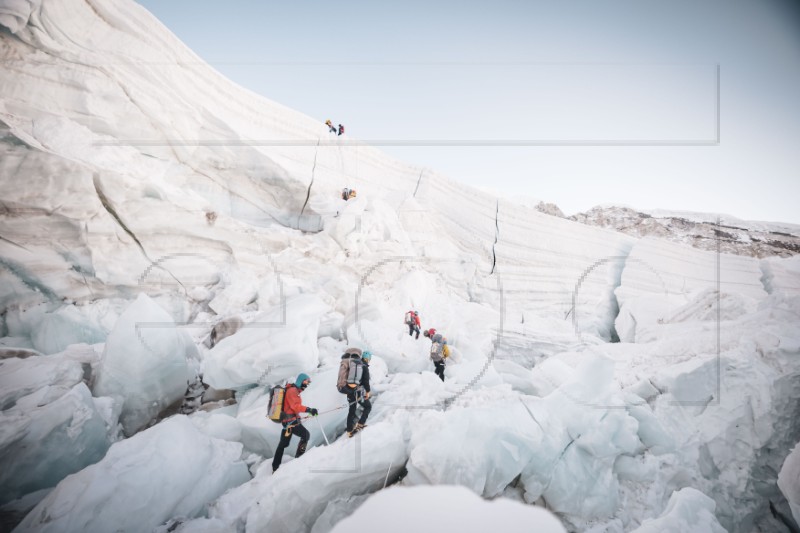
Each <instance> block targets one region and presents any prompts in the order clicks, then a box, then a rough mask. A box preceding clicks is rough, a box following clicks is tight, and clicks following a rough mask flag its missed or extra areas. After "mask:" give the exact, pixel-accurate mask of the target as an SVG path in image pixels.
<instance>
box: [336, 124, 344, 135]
mask: <svg viewBox="0 0 800 533" xmlns="http://www.w3.org/2000/svg"><path fill="white" fill-rule="evenodd" d="M343 133H344V126H342V125H341V124H339V133H338V134H337V135H342V134H343Z"/></svg>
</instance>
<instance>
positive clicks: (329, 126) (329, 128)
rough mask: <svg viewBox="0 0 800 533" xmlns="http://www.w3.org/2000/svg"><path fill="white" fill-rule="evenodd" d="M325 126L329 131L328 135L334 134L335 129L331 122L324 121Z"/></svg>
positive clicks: (329, 120)
mask: <svg viewBox="0 0 800 533" xmlns="http://www.w3.org/2000/svg"><path fill="white" fill-rule="evenodd" d="M325 125H326V126H328V130H329V131H330V133H336V128H335V127H334V126H333V122H331V119H328V120H326V121H325Z"/></svg>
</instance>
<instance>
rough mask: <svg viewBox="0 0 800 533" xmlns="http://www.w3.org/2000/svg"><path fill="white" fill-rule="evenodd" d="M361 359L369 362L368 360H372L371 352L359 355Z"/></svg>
mask: <svg viewBox="0 0 800 533" xmlns="http://www.w3.org/2000/svg"><path fill="white" fill-rule="evenodd" d="M361 359H363V360H364V361H369V360H370V359H372V352H364V353H362V354H361Z"/></svg>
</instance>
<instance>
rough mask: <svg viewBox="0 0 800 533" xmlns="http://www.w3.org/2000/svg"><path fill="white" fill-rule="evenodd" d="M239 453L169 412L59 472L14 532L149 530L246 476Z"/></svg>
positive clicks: (199, 507)
mask: <svg viewBox="0 0 800 533" xmlns="http://www.w3.org/2000/svg"><path fill="white" fill-rule="evenodd" d="M240 454H241V446H240V445H238V444H235V443H230V442H225V441H221V440H219V439H214V438H209V437H206V436H204V435H203V434H202V433H200V432H199V431H198V430H197V429H196V428H195V427H194V425H193V424H192V423H191V422H190V421H189V420H188V419H187V418H186V417H185V416H181V415H176V416H173V417H171V418H169V419H167V420H165V421H163V422H162V423H160V424H158V425H156V426H154V427H152V428H149V429H147V430H145V431H142V432H140V433H138V434H136V435H135V436H133V437H131V438H129V439H125V440H123V441H120V442H117V443H115V444H114V445H112V446H111V448H109V450H108V453H107V454H106V455H105V457H104V458H103V459H102V460H101V461H100V462H99V463H97V464H94V465H92V466H89V467H87V468H85V469H83V470H81V471H80V472H78V473H76V474H72V475H70V476H68V477H66V478H65V479H64V480H63V481H61V482H60V483H59V484H58V485H57V486H56V488H55V489H54V490H53V491H52V492H51V493H50V494H48V495H47V496H46V497H45V498H44V500H42V501H41V502H40V503H39V504H38V505H37V506H36V507H35V508H34V509H33V510H32V511H31V512H30V513H29V514H28V515H27V516H26V517H25V519H24V520H23V521H22V522H21V523H20V525H19V526H18V527H17V529H16V530H15V531H19V532H20V533H22V532H26V531H38V532H42V533H45V532H62V531H86V532H98V533H101V532H103V533H105V532H108V531H119V530H122V531H152V530H153V529H154V528H155V527H157V526H159V525H160V524H162V523H164V522H166V521H167V520H168V519H170V518H171V517H186V518H194V517H197V516H200V515H202V514H203V513H204V512H205V506H206V504H208V503H209V502H211V501H213V500H214V499H215V498H217V497H218V496H219V495H221V494H222V493H223V492H225V491H226V490H228V489H229V488H231V487H235V486H237V485H240V484H241V483H244V482H245V481H247V480H248V479H249V477H250V476H249V474H248V471H247V466H246V465H245V464H244V463H243V462H241V461H240V460H239V457H240Z"/></svg>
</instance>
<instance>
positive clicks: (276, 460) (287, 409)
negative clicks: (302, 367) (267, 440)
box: [272, 374, 319, 472]
mask: <svg viewBox="0 0 800 533" xmlns="http://www.w3.org/2000/svg"><path fill="white" fill-rule="evenodd" d="M310 383H311V378H310V377H308V374H300V375H298V376H297V379H296V380H295V382H294V384H289V385H287V386H286V393H285V396H284V398H283V412H284V413H285V417H284V419H283V421H282V424H283V432H282V433H281V440H280V442H279V443H278V449H277V450H275V457H273V459H272V471H273V472H275V471H276V470H277V469H278V467H279V466H281V460H283V450H284V449H286V447H287V446H288V445H289V442H290V441H291V440H292V435H294V434H297V436H298V437H300V442H299V443H298V444H297V452H295V454H294V457H295V459H297V458H298V457H300V456H301V455H303V454H304V453H305V452H306V445H307V444H308V439H309V437H310V436H311V435H310V434H309V433H308V430H307V429H306V428H305V427H304V426H303V424H302V422H301V421H302V419H301V418H300V416H299V415H300V413H308V414H310V415H311V416H317V414H318V413H319V411H317V410H316V409H314V408H313V407H306V406H305V405H303V401H302V399H301V398H300V393H301V392H302V391H304V390H306V387H308V385H309V384H310Z"/></svg>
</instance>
